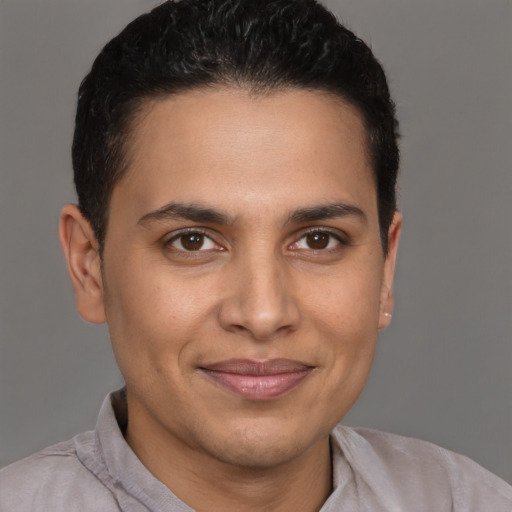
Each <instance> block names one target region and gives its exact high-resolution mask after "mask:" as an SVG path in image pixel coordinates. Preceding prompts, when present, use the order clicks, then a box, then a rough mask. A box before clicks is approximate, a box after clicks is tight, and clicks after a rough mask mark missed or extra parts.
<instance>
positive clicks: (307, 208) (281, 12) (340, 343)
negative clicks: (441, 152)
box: [0, 0, 512, 512]
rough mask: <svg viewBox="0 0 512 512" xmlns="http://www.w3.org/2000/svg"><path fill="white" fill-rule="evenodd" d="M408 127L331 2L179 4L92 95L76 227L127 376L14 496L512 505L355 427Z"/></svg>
mask: <svg viewBox="0 0 512 512" xmlns="http://www.w3.org/2000/svg"><path fill="white" fill-rule="evenodd" d="M396 126H397V124H396V121H395V117H394V107H393V103H392V101H391V99H390V97H389V92H388V88H387V84H386V80H385V77H384V74H383V72H382V69H381V67H380V65H379V64H378V62H377V61H376V60H375V58H374V57H373V55H372V54H371V52H370V50H369V49H368V48H367V47H366V45H365V44H364V43H362V42H361V41H360V40H358V39H357V38H356V37H355V36H354V35H353V34H352V33H351V32H349V31H348V30H346V29H345V28H343V27H342V26H340V25H339V24H338V23H337V22H336V20H335V19H334V18H333V17H332V16H331V15H330V14H329V13H328V12H327V11H325V9H323V8H322V7H321V6H320V5H318V4H316V3H315V2H314V1H313V0H278V1H270V0H253V1H250V2H249V1H247V0H244V1H242V0H238V1H236V0H231V1H227V0H222V1H220V0H206V1H205V0H182V1H181V2H176V3H175V2H165V3H164V4H162V5H161V6H159V7H157V8H156V9H154V10H153V11H152V12H151V13H149V14H147V15H144V16H141V17H140V18H138V19H137V20H135V21H134V22H133V23H132V24H130V25H129V26H128V27H127V28H126V29H125V30H124V31H123V32H122V33H121V34H120V35H119V36H118V37H116V38H115V39H114V40H112V41H111V42H110V43H109V44H108V45H107V46H106V47H105V48H104V50H103V51H102V52H101V54H100V55H99V56H98V58H97V59H96V61H95V63H94V65H93V68H92V70H91V72H90V73H89V75H88V76H87V77H86V79H85V80H84V82H83V83H82V85H81V87H80V92H79V104H78V111H77V118H76V130H75V138H74V142H73V165H74V170H75V183H76V187H77V193H78V199H79V205H78V206H74V205H69V206H67V207H65V208H64V210H63V212H62V215H61V224H60V238H61V242H62V246H63V249H64V253H65V255H66V258H67V262H68V268H69V273H70V277H71V280H72V282H73V286H74V288H75V293H76V301H77V308H78V310H79V312H80V314H81V315H82V317H83V318H84V319H86V320H88V321H90V322H98V323H99V322H105V321H106V322H107V323H108V326H109V330H110V335H111V340H112V344H113V349H114V353H115V355H116V359H117V362H118V364H119V367H120V369H121V372H122V374H123V376H124V379H125V382H126V388H125V389H123V390H121V391H119V392H116V393H113V394H112V395H111V397H109V398H108V399H107V400H106V401H105V403H104V405H103V407H102V410H101V412H100V416H99V420H98V424H97V428H96V430H95V432H88V433H84V434H81V435H79V436H77V437H76V438H74V439H73V440H71V441H68V442H64V443H61V444H59V445H55V446H53V447H50V448H48V449H46V450H44V451H43V452H40V453H39V454H36V455H34V456H32V457H29V458H28V459H25V460H24V461H20V462H19V463H16V464H14V465H12V466H10V467H8V468H7V469H5V470H4V471H3V472H2V473H1V474H0V477H1V480H0V482H1V487H0V508H1V510H4V509H5V510H52V511H59V510H66V511H69V510H81V511H83V510H102V511H107V510H129V511H137V510H164V511H165V510H170V511H171V510H172V511H186V510H191V509H192V510H198V511H230V510H237V511H238V510H247V511H252V510H258V511H259V510H273V511H285V510H286V511H290V510H293V511H295V510H301V511H306V512H307V511H316V510H322V511H330V510H332V511H334V510H348V511H358V510H371V511H379V510H407V511H411V510H418V511H420V510H421V511H423V510H424V511H427V510H428V511H432V510H436V511H442V510H460V511H462V510H464V511H467V510H493V511H501V510H503V511H505V510H510V508H511V506H512V489H511V488H510V487H509V486H508V485H507V484H505V483H504V482H502V481H500V480H499V479H498V478H496V477H494V476H493V475H491V474H489V473H488V472H486V471H485V470H484V469H482V468H480V467H479V466H477V465H476V464H474V463H473V462H471V461H469V460H468V459H465V458H464V457H461V456H458V455H455V454H453V453H450V452H447V451H445V450H442V449H440V448H438V447H435V446H433V445H430V444H428V443H424V442H421V441H416V440H411V439H406V438H401V437H398V436H393V435H390V434H384V433H380V432H376V431H368V430H357V431H356V430H352V429H349V428H346V427H336V425H337V424H338V423H339V421H340V420H341V419H342V417H343V416H344V415H345V414H346V412H347V411H348V410H349V409H350V407H351V406H352V405H353V403H354V402H355V401H356V400H357V397H358V396H359V393H360V392H361V390H362V388H363V386H364V383H365V381H366V378H367V375H368V372H369V370H370V366H371V362H372V359H373V354H374V350H375V342H376V339H377V332H378V329H382V328H384V327H386V326H387V325H388V324H389V321H390V318H391V313H392V309H393V293H392V282H393V274H394V264H395V258H396V252H397V248H398V240H399V235H400V228H401V215H400V213H399V212H398V211H397V210H396V200H395V184H396V174H397V169H398V150H397V144H396V138H397V134H396Z"/></svg>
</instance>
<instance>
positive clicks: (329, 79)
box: [72, 0, 399, 250]
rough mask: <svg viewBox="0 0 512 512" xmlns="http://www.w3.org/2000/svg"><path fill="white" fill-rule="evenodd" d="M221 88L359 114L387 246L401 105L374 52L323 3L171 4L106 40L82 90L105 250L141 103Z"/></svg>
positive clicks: (81, 168)
mask: <svg viewBox="0 0 512 512" xmlns="http://www.w3.org/2000/svg"><path fill="white" fill-rule="evenodd" d="M217 85H228V86H237V87H243V88H246V89H248V90H250V91H251V92H255V93H268V92H272V91H274V90H286V89H289V88H298V89H305V90H321V91H326V92H330V93H333V94H335V95H337V96H338V97H340V98H342V99H343V100H345V101H347V102H348V103H350V104H352V105H354V106H355V107H356V108H357V109H359V111H360V113H361V114H362V116H363V119H364V122H365V126H366V129H367V132H368V141H369V148H368V149H369V154H370V157H371V162H372V169H373V172H374V176H375V183H376V190H377V200H378V213H379V223H380V233H381V240H382V245H383V248H384V250H386V249H387V233H388V229H389V226H390V224H391V221H392V218H393V215H394V213H395V210H396V180H397V172H398V165H399V151H398V144H397V139H398V123H397V121H396V117H395V105H394V103H393V101H392V100H391V97H390V93H389V88H388V85H387V82H386V77H385V74H384V71H383V69H382V67H381V65H380V64H379V62H378V61H377V60H376V58H375V57H374V56H373V54H372V52H371V50H370V49H369V48H368V46H367V45H366V44H365V43H364V42H363V41H362V40H361V39H359V38H358V37H356V36H355V35H354V34H353V33H352V32H351V31H350V30H348V29H347V28H345V27H344V26H343V25H341V24H340V23H339V22H338V21H337V20H336V18H335V17H334V15H333V14H332V13H330V12H329V11H328V10H327V9H326V8H325V7H323V6H322V5H321V4H320V3H318V2H317V1H316V0H179V1H166V2H164V3H162V4H161V5H159V6H158V7H156V8H154V9H153V10H152V11H151V12H149V13H147V14H143V15H142V16H139V17H138V18H136V19H135V20H134V21H132V22H131V23H130V24H129V25H128V26H127V27H126V28H125V29H124V30H123V31H122V32H121V33H120V34H119V35H118V36H116V37H115V38H114V39H112V40H111V41H110V42H109V43H107V45H106V46H105V47H104V48H103V50H102V51H101V52H100V54H99V55H98V57H97V58H96V60H95V61H94V64H93V66H92V69H91V71H90V72H89V74H88V75H87V76H86V77H85V78H84V80H83V81H82V83H81V85H80V89H79V94H78V107H77V113H76V123H75V134H74V138H73V148H72V157H73V169H74V179H75V186H76V190H77V194H78V204H79V208H80V210H81V212H82V214H83V215H84V217H85V218H86V219H87V220H88V221H89V223H90V224H91V227H92V229H93V231H94V234H95V236H96V238H97V240H98V242H99V244H100V249H101V247H102V246H103V243H104V240H105V235H106V229H107V224H108V206H109V201H110V197H111V195H112V191H113V188H114V186H115V184H116V183H117V182H118V180H119V179H120V178H121V177H122V176H123V174H124V172H125V171H126V167H127V162H126V158H125V156H126V151H125V145H126V141H127V138H128V137H129V135H130V129H131V121H132V120H133V119H134V118H135V116H136V115H137V113H138V111H139V109H140V107H141V106H143V105H144V102H145V101H147V100H148V99H151V98H157V97H164V96H167V95H172V94H176V93H179V92H183V91H187V90H191V89H197V88H201V87H209V86H217Z"/></svg>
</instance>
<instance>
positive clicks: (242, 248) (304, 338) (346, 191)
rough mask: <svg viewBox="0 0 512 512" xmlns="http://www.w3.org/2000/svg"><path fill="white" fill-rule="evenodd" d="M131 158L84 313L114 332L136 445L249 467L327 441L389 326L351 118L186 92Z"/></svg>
mask: <svg viewBox="0 0 512 512" xmlns="http://www.w3.org/2000/svg"><path fill="white" fill-rule="evenodd" d="M128 156H129V159H130V163H129V169H128V172H127V174H126V175H125V176H124V177H123V178H122V180H121V181H120V182H119V184H118V185H116V187H115V190H114V192H113V196H112V199H111V204H110V209H109V223H108V229H107V236H106V241H105V247H104V254H103V276H102V280H101V279H100V280H99V281H101V285H98V287H99V288H100V292H99V293H98V294H97V295H96V296H95V297H96V298H95V299H94V300H90V301H89V302H87V301H85V303H86V305H83V304H81V303H80V301H79V309H80V311H81V312H82V314H83V316H84V317H85V318H89V319H93V320H95V321H100V320H102V319H103V318H102V314H103V313H102V312H104V314H105V316H106V319H107V321H108V325H109V329H110V334H111V338H112V343H113V348H114V352H115V356H116V358H117V361H118V364H119V366H120V369H121V372H122V374H123V376H124V378H125V380H126V385H127V390H128V407H129V416H130V423H129V433H128V434H129V436H130V435H131V434H132V435H133V436H136V435H137V432H139V433H140V432H146V433H148V435H149V436H151V438H152V439H153V442H154V444H155V445H158V444H161V445H162V446H164V445H165V446H169V445H172V446H173V450H174V452H175V453H185V452H188V453H189V454H190V453H194V454H196V455H198V456H200V457H203V458H204V459H205V460H217V461H221V462H223V463H228V464H234V465H237V466H244V467H270V466H275V465H278V464H282V463H283V462H285V461H290V460H293V459H294V458H297V457H300V456H301V455H302V454H304V453H306V452H307V451H308V450H309V449H311V448H312V447H314V446H316V445H318V443H323V442H325V440H326V439H327V438H328V433H329V431H330V430H331V429H332V428H333V427H334V426H335V424H336V423H337V422H339V421H340V419H341V418H342V417H343V416H344V414H345V413H346V412H347V411H348V410H349V408H350V407H351V406H352V404H353V403H354V402H355V400H356V399H357V397H358V395H359V393H360V392H361V390H362V388H363V386H364V383H365V381H366V378H367V375H368V372H369V370H370V365H371V362H372V358H373V354H374V350H375V343H376V338H377V331H378V328H379V327H384V326H385V325H386V324H387V321H388V317H387V316H386V313H390V312H391V309H392V296H391V282H392V277H393V266H394V257H395V252H396V245H397V240H398V232H399V228H400V222H399V219H398V217H396V219H395V222H394V224H393V226H392V227H391V230H390V250H389V253H388V255H387V256H385V255H384V253H383V250H382V247H381V242H380V236H379V223H378V215H377V198H376V192H375V184H374V179H373V176H372V171H371V168H370V163H369V158H368V155H367V151H366V134H365V130H364V126H363V123H362V120H361V117H360V115H359V114H358V112H357V110H355V109H354V108H352V107H351V106H349V105H347V104H344V103H343V102H341V101H340V100H339V99H335V98H333V97H332V96H329V95H327V94H323V93H320V92H305V91H294V90H292V91H285V92H279V93H274V94H270V95H267V96H251V95H249V94H248V93H246V92H244V91H241V90H234V89H216V90H207V91H194V92H187V93H183V94H180V95H176V96H173V97H170V98H167V99H163V100H159V101H154V102H151V103H148V104H147V106H146V107H145V109H144V113H143V115H142V116H141V117H140V118H139V119H138V122H137V123H136V126H135V128H134V131H133V137H132V140H131V144H130V150H129V153H128ZM98 267H99V266H96V267H95V268H96V269H97V268H98ZM96 271H97V270H96ZM94 301H96V302H94ZM92 303H94V308H95V309H94V308H93V306H91V304H92ZM93 309H94V313H90V311H92V310H93ZM99 311H101V312H99ZM130 429H131V432H130Z"/></svg>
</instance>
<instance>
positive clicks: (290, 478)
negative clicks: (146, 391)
mask: <svg viewBox="0 0 512 512" xmlns="http://www.w3.org/2000/svg"><path fill="white" fill-rule="evenodd" d="M155 429H156V430H159V427H158V426H156V425H152V426H151V430H150V431H149V432H151V435H148V434H149V432H148V431H147V430H146V429H141V428H137V425H134V424H133V423H132V422H131V421H130V422H129V424H128V430H127V432H126V440H127V442H128V444H129V445H130V447H131V448H132V450H133V451H134V452H135V454H136V455H137V456H138V458H139V459H140V460H141V462H142V463H143V464H144V465H145V466H146V468H147V469H148V470H149V471H150V472H151V473H152V474H153V475H154V476H155V477H156V478H158V479H159V480H160V481H161V482H162V483H163V484H165V485H166V486H167V487H168V488H169V489H170V490H171V491H172V492H173V493H174V494H175V495H176V496H177V497H178V498H180V499H181V500H182V501H183V502H184V503H186V504H187V505H188V506H190V507H191V508H193V509H194V510H196V511H197V512H235V511H236V512H239V511H240V510H243V511H244V512H262V511H268V510H272V511H273V512H290V511H296V510H301V511H303V512H316V511H318V510H320V508H321V507H322V505H323V504H324V502H325V501H326V499H327V498H328V496H329V494H330V493H331V490H332V469H331V454H330V446H329V437H328V436H326V437H324V438H322V439H320V440H318V441H316V442H315V443H314V444H313V445H311V446H310V447H308V448H307V449H306V450H305V451H303V452H302V453H300V454H299V455H297V456H296V457H295V458H293V459H292V460H289V461H286V462H284V463H282V464H280V465H278V466H273V467H265V468H246V467H240V466H234V465H232V464H228V463H226V462H223V461H220V460H216V459H214V458H212V457H209V456H208V455H207V454H204V453H202V452H200V451H198V450H197V449H194V448H191V447H184V446H183V445H182V444H181V445H180V443H176V440H175V439H174V438H173V437H172V436H169V435H168V434H167V433H165V432H160V433H159V434H160V435H155V434H157V432H156V431H155ZM166 434H167V435H166ZM148 440H151V442H148Z"/></svg>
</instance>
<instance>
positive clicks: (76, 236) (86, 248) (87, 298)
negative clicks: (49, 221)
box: [59, 204, 106, 324]
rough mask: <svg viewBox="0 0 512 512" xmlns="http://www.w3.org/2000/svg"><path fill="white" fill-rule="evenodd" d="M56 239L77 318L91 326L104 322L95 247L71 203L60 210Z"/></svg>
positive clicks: (97, 255)
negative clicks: (57, 238) (73, 293)
mask: <svg viewBox="0 0 512 512" xmlns="http://www.w3.org/2000/svg"><path fill="white" fill-rule="evenodd" d="M59 239H60V244H61V246H62V250H63V251H64V256H65V257H66V262H67V265H68V271H69V276H70V277H71V283H72V284H73V288H74V289H75V297H76V307H77V309H78V312H79V313H80V316H81V317H82V318H83V319H84V320H87V321H88V322H92V323H95V324H99V323H103V322H105V321H106V318H105V310H104V305H103V280H102V276H101V261H100V255H99V244H98V242H97V240H96V237H95V236H94V232H93V230H92V228H91V225H90V224H89V222H88V221H87V220H86V219H85V218H84V217H83V216H82V214H81V213H80V210H79V209H78V207H77V206H76V205H74V204H68V205H67V206H65V207H64V208H63V209H62V212H61V214H60V223H59Z"/></svg>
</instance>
